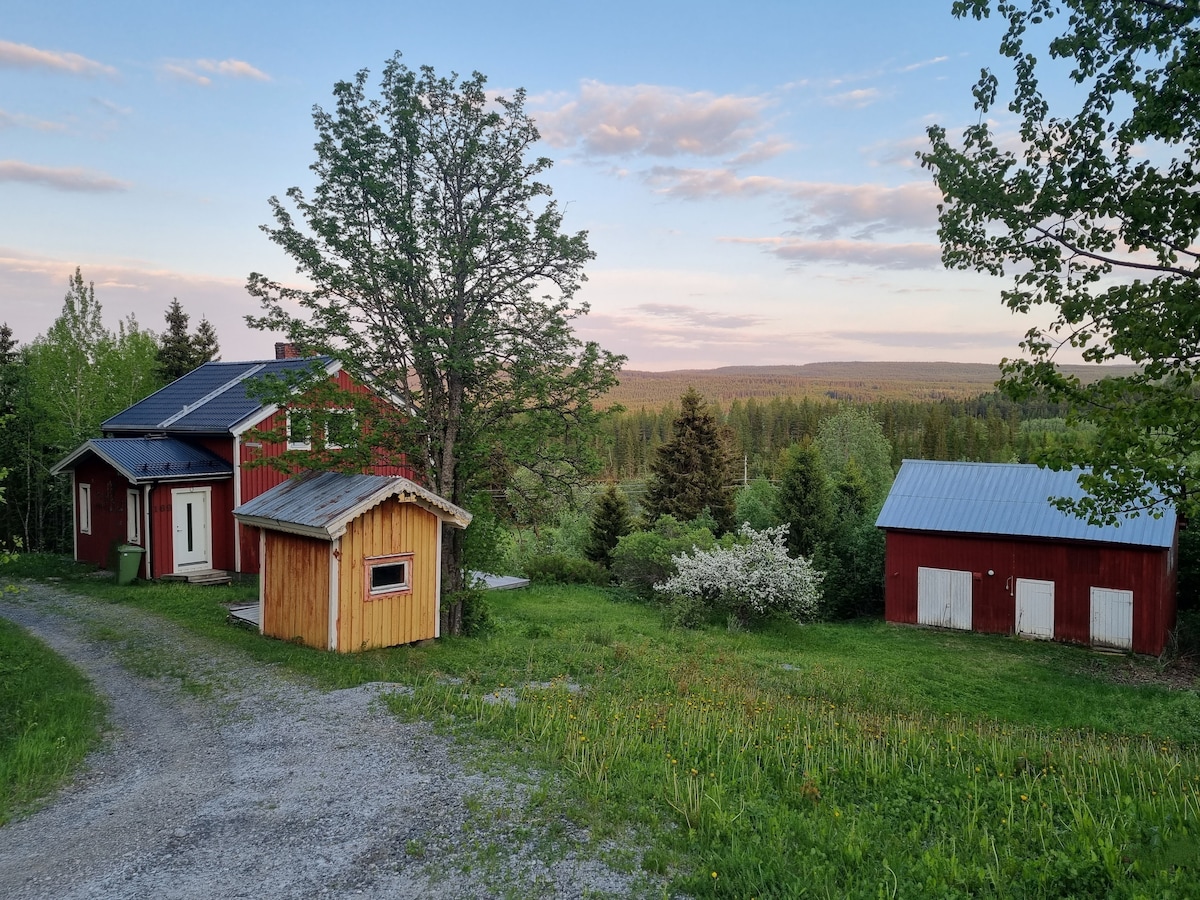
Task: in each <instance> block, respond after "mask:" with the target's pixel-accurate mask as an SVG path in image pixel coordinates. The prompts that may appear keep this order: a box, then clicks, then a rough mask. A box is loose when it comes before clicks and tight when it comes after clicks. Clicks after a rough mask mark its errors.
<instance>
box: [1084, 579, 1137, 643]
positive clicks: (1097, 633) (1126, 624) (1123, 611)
mask: <svg viewBox="0 0 1200 900" xmlns="http://www.w3.org/2000/svg"><path fill="white" fill-rule="evenodd" d="M1092 643H1093V644H1100V645H1102V646H1105V647H1119V648H1121V649H1122V650H1132V649H1133V591H1117V590H1113V589H1112V588H1098V587H1094V588H1092Z"/></svg>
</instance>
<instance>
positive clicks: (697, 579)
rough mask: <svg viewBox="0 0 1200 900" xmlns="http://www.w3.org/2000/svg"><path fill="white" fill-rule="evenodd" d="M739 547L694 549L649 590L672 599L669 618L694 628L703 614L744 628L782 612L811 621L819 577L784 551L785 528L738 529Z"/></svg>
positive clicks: (807, 564) (804, 561)
mask: <svg viewBox="0 0 1200 900" xmlns="http://www.w3.org/2000/svg"><path fill="white" fill-rule="evenodd" d="M739 537H740V539H741V540H740V541H739V543H736V544H733V545H732V546H728V547H714V548H713V549H711V550H696V551H695V552H694V553H692V554H691V555H688V554H686V553H684V554H680V555H679V556H676V557H675V558H674V560H673V561H674V563H675V566H676V569H677V573H676V574H675V575H673V576H672V577H670V578H668V579H667V580H665V581H663V582H662V583H661V584H658V585H655V589H656V590H657V591H659V592H660V593H662V594H663V595H665V596H668V597H670V598H672V607H673V609H674V612H675V615H674V618H675V619H676V620H677V621H678V622H679V623H680V624H694V623H695V622H696V621H698V620H701V619H703V618H704V617H705V616H708V617H713V616H728V617H729V620H730V622H731V624H743V625H744V624H750V623H752V622H755V621H760V620H762V619H765V618H767V617H769V616H772V615H776V614H782V615H786V616H788V617H789V618H791V619H795V620H796V621H797V622H803V621H806V620H810V619H812V618H813V617H814V616H815V614H816V612H817V608H818V603H819V602H820V598H821V579H822V578H823V577H824V576H823V575H822V574H821V573H820V572H818V571H817V570H816V569H814V568H813V566H812V564H811V563H810V562H809V561H808V560H807V559H805V558H803V557H791V556H788V553H787V526H786V525H780V526H778V527H776V528H768V529H766V530H764V531H755V530H754V529H753V528H751V527H750V526H749V525H743V526H742V530H741V532H740V534H739Z"/></svg>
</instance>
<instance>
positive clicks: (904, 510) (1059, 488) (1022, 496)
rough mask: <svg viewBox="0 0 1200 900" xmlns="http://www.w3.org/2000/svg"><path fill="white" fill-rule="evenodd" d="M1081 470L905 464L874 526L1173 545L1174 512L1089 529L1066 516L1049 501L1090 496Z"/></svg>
mask: <svg viewBox="0 0 1200 900" xmlns="http://www.w3.org/2000/svg"><path fill="white" fill-rule="evenodd" d="M1077 475H1078V470H1069V471H1062V472H1056V471H1054V470H1052V469H1043V468H1040V467H1038V466H1033V465H1018V464H1006V463H966V462H939V461H933V460H916V459H906V460H905V461H904V462H903V463H902V464H901V466H900V472H899V474H898V475H897V476H896V482H895V484H893V485H892V490H891V492H890V493H889V494H888V498H887V500H886V501H885V502H884V504H883V509H882V510H880V512H879V518H878V519H877V520H876V521H875V524H876V526H878V527H879V528H903V529H907V530H911V531H940V532H950V533H965V534H992V535H1005V536H1017V537H1041V538H1061V539H1064V540H1075V541H1100V542H1103V543H1109V544H1133V545H1137V546H1146V547H1170V546H1171V544H1172V543H1173V541H1174V536H1175V511H1174V510H1173V509H1170V508H1164V514H1163V516H1162V517H1161V518H1158V519H1155V518H1153V517H1152V516H1150V515H1149V514H1146V513H1143V514H1142V515H1140V516H1122V517H1120V518H1119V519H1118V521H1117V524H1115V525H1107V526H1100V525H1090V524H1088V522H1087V520H1086V519H1081V518H1078V517H1076V516H1073V515H1070V514H1068V513H1064V512H1062V511H1060V510H1058V509H1056V508H1055V507H1054V506H1052V505H1051V503H1050V498H1051V497H1069V498H1071V499H1078V498H1080V497H1082V496H1084V491H1083V488H1081V487H1080V486H1079V482H1078V480H1077Z"/></svg>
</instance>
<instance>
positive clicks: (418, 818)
mask: <svg viewBox="0 0 1200 900" xmlns="http://www.w3.org/2000/svg"><path fill="white" fill-rule="evenodd" d="M0 615H3V616H5V617H7V618H9V619H11V620H13V621H15V622H17V623H19V624H21V625H23V626H24V627H25V628H27V629H28V630H29V631H31V632H32V633H33V634H35V635H37V636H38V637H40V638H41V639H42V640H43V641H45V642H46V643H47V644H49V645H50V646H51V647H53V648H54V649H55V650H56V651H57V652H58V653H60V654H61V655H62V656H64V657H66V658H67V659H69V660H71V661H72V662H73V663H74V664H75V665H76V666H78V667H79V668H80V669H81V670H82V671H84V672H85V673H86V674H87V675H88V676H89V677H90V678H91V680H92V682H93V683H94V684H95V685H96V687H97V688H98V689H99V691H100V692H101V693H102V694H103V695H104V696H105V697H106V698H107V700H108V703H109V724H110V729H109V732H108V734H107V735H106V737H105V740H104V741H103V743H102V745H101V748H100V749H99V750H97V751H96V752H94V753H93V754H92V755H90V756H89V757H88V759H87V760H86V762H85V764H84V766H83V769H82V771H81V773H80V774H79V775H78V776H77V778H76V779H75V781H74V783H73V784H71V785H70V786H69V787H68V788H66V789H65V790H63V791H62V792H61V793H60V794H59V795H58V796H57V797H56V798H55V799H54V800H53V802H51V803H50V804H49V805H47V806H46V807H45V808H43V809H41V810H40V811H39V812H37V813H35V814H33V815H32V816H30V817H28V818H26V819H24V820H21V821H18V822H15V823H12V824H9V825H8V826H5V827H4V828H2V829H0V897H3V898H6V900H18V898H105V900H117V898H155V900H157V898H176V897H177V898H189V900H193V898H204V897H213V898H216V897H220V898H233V897H247V898H255V900H276V898H308V897H320V896H330V897H341V896H363V897H380V898H382V897H388V898H408V897H455V898H458V897H462V898H476V897H478V898H482V897H508V896H512V897H523V898H524V897H529V898H532V897H582V896H614V897H625V896H633V895H642V894H649V893H651V892H654V891H656V892H657V893H658V895H659V896H661V891H662V887H661V885H659V886H658V887H657V889H655V888H653V887H652V886H651V885H648V884H646V883H645V882H644V881H639V880H637V879H636V878H635V877H634V876H632V875H630V874H626V873H624V872H621V871H617V870H615V869H613V868H612V867H610V866H609V865H607V864H606V863H604V862H603V861H601V860H600V859H599V857H600V856H601V855H602V853H604V854H605V855H607V851H613V850H617V849H619V848H614V847H597V846H595V845H594V844H591V843H588V841H587V836H586V835H584V834H579V833H577V832H575V831H573V830H572V829H570V828H567V829H565V830H564V829H563V828H562V827H561V826H562V824H563V823H554V824H555V825H556V826H557V827H555V828H554V829H551V828H550V827H549V825H548V824H547V823H539V822H536V821H531V820H530V819H529V818H528V817H527V816H526V815H524V814H523V810H524V808H525V804H524V800H523V797H524V793H525V791H524V789H523V788H522V787H521V785H519V784H517V785H513V784H509V783H506V782H505V781H504V780H503V779H500V778H494V777H488V776H484V775H480V774H473V773H471V772H469V771H467V770H465V769H464V767H463V766H462V765H461V762H460V761H459V760H461V758H462V755H463V753H465V752H466V751H464V750H461V749H458V748H456V747H455V746H454V744H452V743H451V742H450V741H448V740H446V739H444V738H442V737H440V736H438V735H435V734H433V733H432V731H431V730H430V728H429V727H428V726H427V725H425V724H423V723H404V722H401V721H399V720H397V719H396V718H395V717H393V716H392V715H390V714H389V713H388V712H387V710H386V709H385V708H384V706H383V704H382V702H381V701H380V700H379V694H380V693H381V692H383V691H387V690H391V689H396V688H395V686H388V685H365V686H362V687H358V688H353V689H350V690H341V691H321V690H318V689H316V688H314V687H312V686H311V685H309V684H306V683H304V682H302V681H300V680H298V679H297V678H295V677H294V676H290V675H289V674H287V673H284V672H281V671H280V670H278V669H277V668H274V667H271V666H266V665H263V664H260V663H258V662H256V661H253V660H250V659H247V658H246V657H245V656H243V655H241V654H240V653H238V652H237V651H236V650H233V649H231V648H229V647H225V646H221V645H216V644H212V643H210V642H207V641H205V640H203V639H200V638H197V637H195V636H193V635H191V634H189V633H186V632H184V631H183V630H181V629H180V628H179V627H178V626H176V625H174V624H172V623H170V622H168V621H166V620H163V619H160V618H158V617H156V616H153V615H151V614H148V613H144V612H142V611H140V610H136V609H132V608H129V607H124V606H114V605H109V604H105V603H101V602H97V601H92V600H89V599H86V598H81V597H77V596H74V595H70V594H67V593H65V592H62V591H59V590H56V589H54V588H52V587H48V586H45V585H41V584H32V583H28V584H25V585H23V586H22V591H21V592H20V593H18V594H15V595H12V594H6V595H3V596H2V598H0ZM564 833H565V834H566V835H567V836H566V837H564V836H563V834H564ZM609 858H611V857H609Z"/></svg>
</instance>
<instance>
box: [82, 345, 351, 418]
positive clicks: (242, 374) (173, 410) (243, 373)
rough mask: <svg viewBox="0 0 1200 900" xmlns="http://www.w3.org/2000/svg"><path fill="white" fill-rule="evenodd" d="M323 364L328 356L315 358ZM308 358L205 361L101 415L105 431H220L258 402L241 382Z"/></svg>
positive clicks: (299, 365) (306, 361) (301, 366)
mask: <svg viewBox="0 0 1200 900" xmlns="http://www.w3.org/2000/svg"><path fill="white" fill-rule="evenodd" d="M317 359H318V360H319V361H320V363H321V364H322V365H324V364H326V363H328V362H329V359H328V358H327V357H318V358H317ZM312 363H313V359H311V358H310V359H270V360H257V361H250V362H209V363H205V364H204V365H202V366H200V367H199V368H197V369H193V370H192V371H191V372H188V374H186V375H184V376H183V377H182V378H180V379H178V380H176V381H173V382H171V383H170V384H168V385H167V386H166V387H165V388H163V389H162V390H159V391H155V392H154V393H153V394H151V395H150V396H149V397H147V398H146V399H144V400H142V401H140V402H138V403H135V404H134V405H133V406H131V407H129V408H128V409H125V410H122V411H121V412H119V413H117V414H116V415H115V416H113V417H112V418H110V419H108V420H107V421H105V422H104V423H103V424H102V425H101V426H100V427H101V429H103V430H104V431H112V432H119V431H152V430H153V431H166V432H197V433H199V432H205V433H211V432H225V431H229V430H230V429H231V428H232V427H233V426H234V425H236V424H238V423H239V422H241V421H242V420H243V419H245V418H246V417H247V416H249V415H251V414H252V413H254V412H255V411H256V410H259V409H261V408H262V407H263V403H262V401H261V400H259V399H258V398H256V397H250V396H247V394H246V382H247V380H248V379H251V378H261V377H263V376H265V375H279V374H281V373H283V372H286V371H297V370H303V369H305V368H307V367H309V366H310V365H312Z"/></svg>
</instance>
